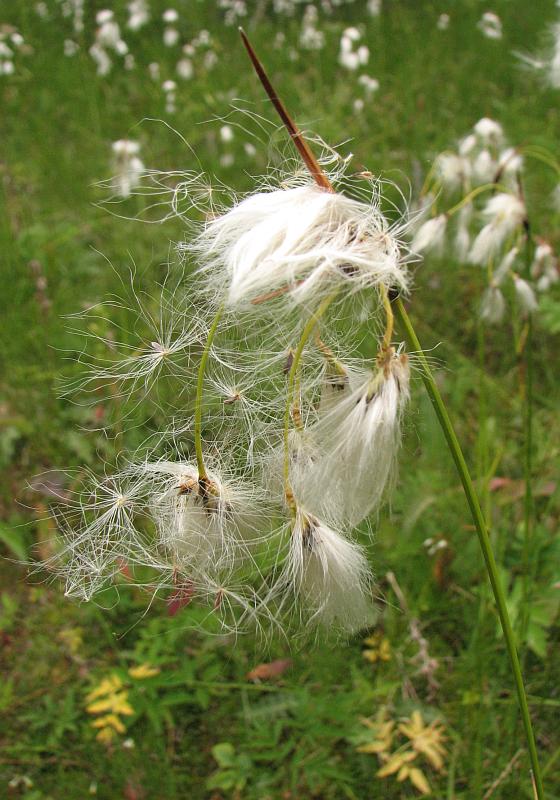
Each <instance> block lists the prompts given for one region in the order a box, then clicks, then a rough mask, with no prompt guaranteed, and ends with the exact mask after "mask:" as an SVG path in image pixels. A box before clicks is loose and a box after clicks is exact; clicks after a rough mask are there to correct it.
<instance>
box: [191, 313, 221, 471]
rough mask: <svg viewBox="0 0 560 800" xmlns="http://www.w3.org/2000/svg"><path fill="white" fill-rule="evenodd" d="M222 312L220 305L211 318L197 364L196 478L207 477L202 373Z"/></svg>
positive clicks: (195, 409) (195, 412)
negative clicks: (203, 436)
mask: <svg viewBox="0 0 560 800" xmlns="http://www.w3.org/2000/svg"><path fill="white" fill-rule="evenodd" d="M223 313H224V306H223V305H221V306H220V307H219V309H218V310H217V311H216V315H215V317H214V319H213V320H212V324H211V326H210V330H209V331H208V336H207V338H206V343H205V345H204V350H203V351H202V356H201V357H200V364H199V365H198V377H197V382H196V399H195V406H194V449H195V453H196V465H197V467H198V480H199V481H205V480H206V479H207V477H208V476H207V473H206V467H205V465H204V454H203V452H202V395H203V391H204V375H205V373H206V364H207V362H208V356H209V354H210V350H211V349H212V344H213V342H214V337H215V335H216V331H217V330H218V325H219V324H220V320H221V318H222V315H223Z"/></svg>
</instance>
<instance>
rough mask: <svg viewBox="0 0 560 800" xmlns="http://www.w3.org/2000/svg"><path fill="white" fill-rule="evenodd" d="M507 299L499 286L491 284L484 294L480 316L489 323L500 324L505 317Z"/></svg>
mask: <svg viewBox="0 0 560 800" xmlns="http://www.w3.org/2000/svg"><path fill="white" fill-rule="evenodd" d="M505 312H506V301H505V299H504V296H503V294H502V292H501V290H500V289H499V288H498V287H497V286H494V285H492V286H489V287H488V288H487V289H486V291H485V292H484V294H483V296H482V302H481V304H480V318H481V319H482V320H483V321H484V322H487V323H488V324H489V325H498V324H499V323H500V322H501V321H502V320H503V318H504V314H505Z"/></svg>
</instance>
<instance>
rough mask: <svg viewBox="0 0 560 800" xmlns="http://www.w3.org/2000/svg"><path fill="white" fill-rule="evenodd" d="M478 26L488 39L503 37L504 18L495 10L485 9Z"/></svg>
mask: <svg viewBox="0 0 560 800" xmlns="http://www.w3.org/2000/svg"><path fill="white" fill-rule="evenodd" d="M478 27H479V28H480V30H481V31H482V33H483V34H484V35H485V36H486V38H488V39H501V38H502V20H501V19H500V18H499V16H498V15H497V14H494V12H493V11H485V12H484V14H483V15H482V17H481V18H480V20H479V22H478Z"/></svg>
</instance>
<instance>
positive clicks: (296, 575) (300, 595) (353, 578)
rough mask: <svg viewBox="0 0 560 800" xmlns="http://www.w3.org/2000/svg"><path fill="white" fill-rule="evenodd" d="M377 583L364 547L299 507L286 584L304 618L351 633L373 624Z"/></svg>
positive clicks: (292, 536) (284, 576) (286, 572)
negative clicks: (372, 588)
mask: <svg viewBox="0 0 560 800" xmlns="http://www.w3.org/2000/svg"><path fill="white" fill-rule="evenodd" d="M371 580H372V578H371V573H370V571H369V567H368V563H367V559H366V557H365V555H364V553H363V551H362V549H361V548H360V547H359V546H358V545H356V544H355V543H354V542H350V541H348V539H346V538H344V536H342V535H341V534H340V533H337V532H336V531H334V530H333V529H332V528H330V527H329V526H328V525H326V524H325V523H324V522H321V521H320V520H319V519H318V518H317V517H316V516H314V515H313V514H310V513H308V512H307V511H305V510H304V509H303V508H298V510H297V513H296V519H295V522H294V525H293V528H292V531H291V537H290V545H289V555H288V560H287V565H286V569H285V571H284V575H283V578H282V582H285V583H287V585H288V586H291V587H292V589H293V592H294V594H295V596H296V601H297V612H298V614H299V616H301V617H302V619H303V620H305V621H306V622H307V623H308V624H309V623H313V622H315V623H320V624H321V625H322V626H324V627H326V628H329V629H333V630H342V631H344V632H346V633H352V632H354V631H357V630H359V629H361V628H364V627H366V626H368V625H370V624H371V623H372V620H373V608H372V606H371V603H370V602H369V597H368V595H369V586H370V583H371Z"/></svg>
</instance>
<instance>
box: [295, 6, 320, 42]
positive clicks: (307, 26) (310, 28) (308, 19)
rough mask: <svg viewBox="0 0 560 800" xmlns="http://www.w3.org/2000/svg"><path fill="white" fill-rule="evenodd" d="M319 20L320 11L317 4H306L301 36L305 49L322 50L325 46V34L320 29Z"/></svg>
mask: <svg viewBox="0 0 560 800" xmlns="http://www.w3.org/2000/svg"><path fill="white" fill-rule="evenodd" d="M318 21H319V12H318V11H317V9H316V8H315V6H312V5H308V6H306V8H305V12H304V14H303V20H302V23H301V33H300V36H299V43H300V46H301V47H302V48H303V49H304V50H321V49H322V48H323V47H324V46H325V34H324V33H323V32H322V31H320V30H319V29H318V27H317V23H318Z"/></svg>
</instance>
